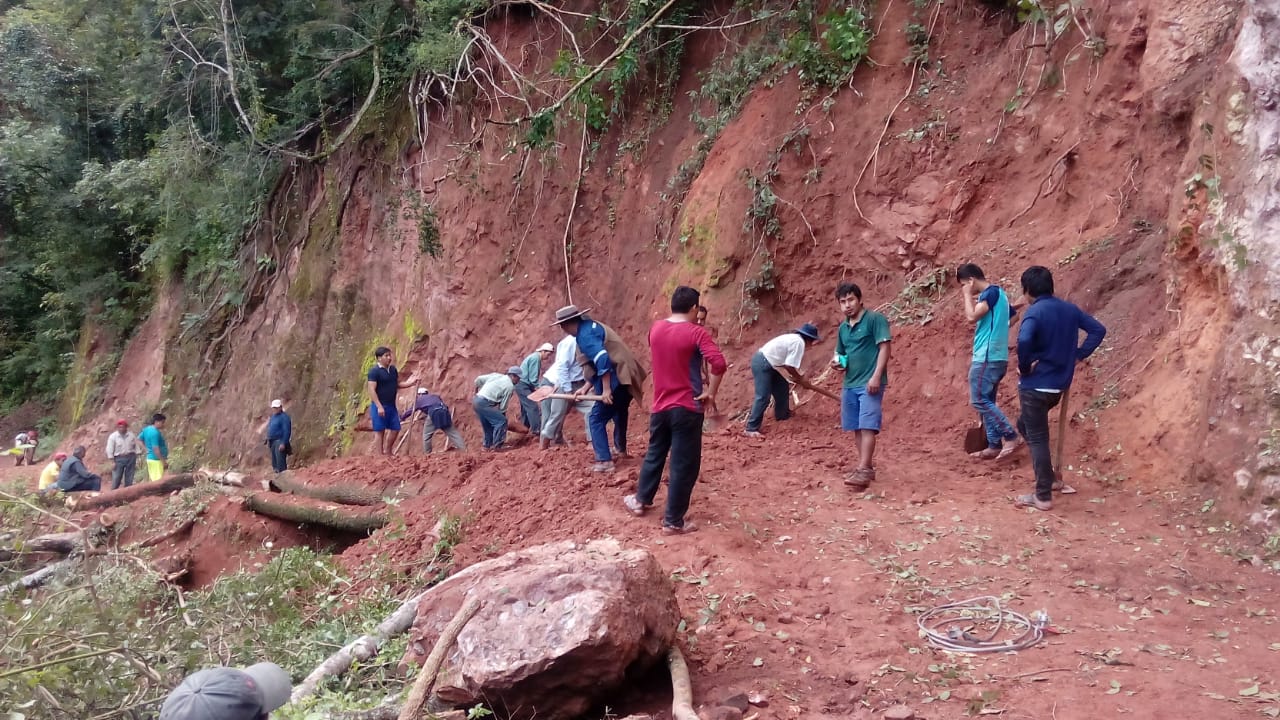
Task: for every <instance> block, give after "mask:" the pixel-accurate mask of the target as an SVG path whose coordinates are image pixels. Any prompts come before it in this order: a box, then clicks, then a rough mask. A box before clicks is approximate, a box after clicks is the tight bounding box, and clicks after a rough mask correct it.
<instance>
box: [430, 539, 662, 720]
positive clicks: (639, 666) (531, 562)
mask: <svg viewBox="0 0 1280 720" xmlns="http://www.w3.org/2000/svg"><path fill="white" fill-rule="evenodd" d="M471 594H478V595H479V597H480V598H481V600H482V605H481V608H480V611H479V613H477V614H476V616H475V617H474V618H473V619H472V620H471V622H469V623H468V624H467V626H466V627H465V628H464V629H463V630H462V632H461V633H460V634H459V635H458V640H457V643H456V644H455V645H454V648H453V649H452V650H451V651H450V652H449V655H448V659H447V660H446V662H445V664H444V666H443V667H442V668H441V671H440V676H439V680H438V681H437V683H436V688H435V696H436V698H437V699H438V700H440V701H442V702H444V703H447V704H449V705H451V706H453V707H458V708H464V707H472V706H474V705H475V704H477V703H484V704H485V706H487V707H491V708H503V710H504V712H503V715H504V716H506V717H510V718H514V719H515V720H526V719H532V718H535V717H536V718H538V720H567V719H568V718H573V717H577V716H580V715H582V714H583V713H585V712H586V711H587V710H588V709H589V708H590V707H591V706H593V705H595V704H597V703H599V702H602V701H607V700H608V699H609V698H610V697H613V696H614V695H615V694H616V693H614V692H613V691H614V690H616V689H617V688H618V687H619V686H620V685H621V684H622V683H623V681H624V677H625V676H627V674H628V673H629V672H633V671H642V670H644V669H645V668H646V667H649V666H651V665H653V664H654V663H655V662H657V661H658V660H660V659H661V658H662V657H663V656H664V654H665V652H666V649H667V647H668V646H670V644H671V643H672V641H673V640H674V637H675V632H676V626H677V624H678V623H679V622H680V610H679V607H678V606H677V604H676V598H675V591H674V588H673V587H672V584H671V581H670V579H669V577H668V576H667V573H666V572H665V571H663V569H662V566H661V565H659V564H658V561H657V559H655V558H654V557H653V555H651V554H649V552H648V551H646V550H638V549H624V548H623V547H622V546H621V545H620V544H619V543H618V542H617V541H614V540H592V541H590V542H588V543H585V544H583V543H577V542H572V541H566V542H559V543H553V544H549V545H539V546H536V547H532V548H528V549H526V550H521V551H519V552H514V553H508V554H506V555H503V556H501V557H499V558H495V559H493V560H486V561H484V562H481V563H478V564H476V565H472V566H471V567H469V568H467V569H465V570H463V571H462V572H459V573H458V574H456V575H454V576H453V577H451V578H449V579H448V580H445V581H444V582H442V583H440V585H438V586H437V587H436V588H434V589H433V590H432V591H431V592H430V593H428V594H427V596H426V597H424V598H423V599H422V601H421V602H420V603H419V604H418V614H417V618H416V619H415V620H414V626H413V630H412V631H411V636H410V638H411V642H410V643H409V648H408V650H407V651H406V654H405V661H406V662H413V663H417V664H421V662H422V661H423V660H424V659H425V656H426V654H427V653H428V652H430V650H431V647H432V646H433V645H434V644H435V641H436V639H437V638H438V637H439V635H440V631H441V630H442V629H443V628H444V626H445V625H447V624H448V622H449V620H450V619H451V618H452V617H453V615H454V613H455V612H457V609H458V607H460V606H461V605H462V602H463V600H464V598H465V597H466V596H468V595H471Z"/></svg>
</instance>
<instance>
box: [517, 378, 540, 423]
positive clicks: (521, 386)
mask: <svg viewBox="0 0 1280 720" xmlns="http://www.w3.org/2000/svg"><path fill="white" fill-rule="evenodd" d="M534 390H537V388H535V387H534V386H532V385H530V384H529V383H527V382H525V381H523V380H521V381H520V382H518V383H516V397H517V398H519V400H520V422H522V423H524V426H525V427H527V428H529V433H530V434H532V435H537V434H539V433H541V432H542V406H540V405H539V404H538V403H536V402H534V401H533V400H530V399H529V396H530V395H532V394H533V392H534Z"/></svg>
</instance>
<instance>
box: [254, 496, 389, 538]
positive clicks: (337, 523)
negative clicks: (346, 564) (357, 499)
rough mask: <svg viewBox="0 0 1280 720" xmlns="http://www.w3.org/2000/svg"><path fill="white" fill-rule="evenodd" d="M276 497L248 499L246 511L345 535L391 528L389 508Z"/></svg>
mask: <svg viewBox="0 0 1280 720" xmlns="http://www.w3.org/2000/svg"><path fill="white" fill-rule="evenodd" d="M279 498H280V496H279V495H274V494H273V493H253V494H252V495H247V496H245V499H244V503H245V507H246V508H248V509H250V510H252V511H253V512H256V513H258V514H259V515H267V516H269V517H273V518H277V519H280V520H289V521H291V522H298V523H307V524H311V525H323V526H325V527H329V528H333V529H334V530H342V531H344V532H370V531H373V530H377V529H378V528H380V527H382V526H383V525H386V524H387V509H386V506H382V507H372V508H356V507H352V506H350V505H337V504H335V503H327V502H322V501H320V500H314V499H311V498H303V497H296V496H295V497H291V498H290V499H289V500H288V501H287V502H286V501H284V500H281V499H279Z"/></svg>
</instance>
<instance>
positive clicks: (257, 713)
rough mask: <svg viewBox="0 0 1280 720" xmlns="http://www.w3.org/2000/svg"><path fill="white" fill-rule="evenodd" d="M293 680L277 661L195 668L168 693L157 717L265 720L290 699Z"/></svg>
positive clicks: (176, 719)
mask: <svg viewBox="0 0 1280 720" xmlns="http://www.w3.org/2000/svg"><path fill="white" fill-rule="evenodd" d="M292 690H293V683H292V682H291V681H290V679H289V674H288V673H286V672H285V671H284V670H283V669H282V668H281V667H280V666H279V665H276V664H275V663H269V662H260V663H258V664H257V665H251V666H249V667H247V668H245V669H243V670H240V669H237V668H229V667H216V668H208V669H206V670H200V671H198V672H194V673H192V674H190V675H188V676H187V677H186V679H185V680H183V681H182V684H180V685H178V687H176V688H174V689H173V692H171V693H169V697H167V698H165V701H164V705H163V706H161V708H160V720H266V718H267V717H268V716H269V715H270V714H271V711H272V710H275V709H277V708H279V707H280V706H282V705H284V704H285V703H287V702H289V693H290V692H291V691H292Z"/></svg>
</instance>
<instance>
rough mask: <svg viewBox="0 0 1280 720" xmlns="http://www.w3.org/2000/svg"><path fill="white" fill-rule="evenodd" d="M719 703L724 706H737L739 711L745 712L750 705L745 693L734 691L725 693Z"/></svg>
mask: <svg viewBox="0 0 1280 720" xmlns="http://www.w3.org/2000/svg"><path fill="white" fill-rule="evenodd" d="M720 704H721V705H723V706H725V707H731V708H737V709H738V710H739V711H741V712H744V713H745V712H746V711H747V708H748V707H750V706H751V701H750V700H748V699H747V694H746V693H742V692H734V693H730V694H729V695H726V696H725V698H724V700H721V701H720Z"/></svg>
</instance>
